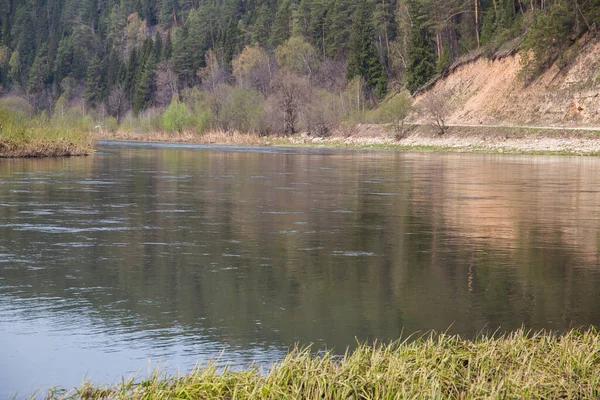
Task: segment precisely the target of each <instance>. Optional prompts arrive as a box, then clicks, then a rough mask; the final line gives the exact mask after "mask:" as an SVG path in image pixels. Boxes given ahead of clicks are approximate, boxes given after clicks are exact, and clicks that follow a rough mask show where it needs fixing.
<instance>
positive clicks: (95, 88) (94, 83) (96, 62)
mask: <svg viewBox="0 0 600 400" xmlns="http://www.w3.org/2000/svg"><path fill="white" fill-rule="evenodd" d="M103 76H104V74H103V68H102V63H101V62H100V59H99V58H98V57H97V56H94V58H92V60H91V61H90V64H89V66H88V71H87V77H86V82H85V93H84V95H83V98H84V99H85V101H86V102H87V103H88V104H89V105H91V106H96V105H98V103H99V102H100V101H101V100H102V98H103V91H104V90H103V86H104V85H103V82H102V81H103V79H102V78H103Z"/></svg>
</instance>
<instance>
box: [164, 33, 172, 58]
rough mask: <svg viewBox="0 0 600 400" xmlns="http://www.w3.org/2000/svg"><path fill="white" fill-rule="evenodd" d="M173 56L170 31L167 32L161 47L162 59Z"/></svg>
mask: <svg viewBox="0 0 600 400" xmlns="http://www.w3.org/2000/svg"><path fill="white" fill-rule="evenodd" d="M172 56H173V39H171V31H169V32H167V39H166V40H165V46H164V47H163V52H162V59H163V60H170V59H171V57H172Z"/></svg>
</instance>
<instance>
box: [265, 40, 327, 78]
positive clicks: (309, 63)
mask: <svg viewBox="0 0 600 400" xmlns="http://www.w3.org/2000/svg"><path fill="white" fill-rule="evenodd" d="M275 55H276V56H277V63H278V64H279V66H280V67H281V68H284V69H287V70H288V71H290V72H293V73H295V74H298V75H309V76H310V75H312V74H313V71H314V70H315V69H316V68H317V66H318V61H319V60H318V56H317V52H316V50H315V48H314V47H313V46H311V45H310V44H309V43H307V42H305V41H304V39H303V38H301V37H299V36H294V37H291V38H290V39H289V40H288V41H286V42H285V43H283V44H282V45H281V46H279V47H278V48H277V50H275Z"/></svg>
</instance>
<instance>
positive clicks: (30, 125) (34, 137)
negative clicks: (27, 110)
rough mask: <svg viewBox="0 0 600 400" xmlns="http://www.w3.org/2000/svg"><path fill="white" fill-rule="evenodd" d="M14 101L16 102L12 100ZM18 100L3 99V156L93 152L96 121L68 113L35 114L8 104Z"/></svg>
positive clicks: (0, 133) (0, 130)
mask: <svg viewBox="0 0 600 400" xmlns="http://www.w3.org/2000/svg"><path fill="white" fill-rule="evenodd" d="M11 103H12V104H11ZM15 104H18V100H14V99H13V100H11V101H9V102H7V101H5V100H3V101H2V102H0V157H32V156H35V157H39V156H54V155H76V154H89V153H90V152H91V143H90V140H89V132H90V130H91V125H92V121H91V120H90V119H89V118H83V117H81V116H80V115H75V116H73V115H72V114H71V113H66V114H65V115H63V116H56V117H52V118H50V117H48V115H47V114H46V113H45V112H42V113H41V114H40V115H37V116H35V117H31V118H30V117H28V116H27V115H25V114H24V113H21V112H19V111H15V110H14V109H11V108H8V107H13V106H14V105H15Z"/></svg>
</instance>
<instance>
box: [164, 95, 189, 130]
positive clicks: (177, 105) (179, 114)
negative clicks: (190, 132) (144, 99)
mask: <svg viewBox="0 0 600 400" xmlns="http://www.w3.org/2000/svg"><path fill="white" fill-rule="evenodd" d="M187 122H188V110H187V107H186V106H185V104H183V103H181V102H180V101H179V100H176V99H174V100H173V101H172V102H171V104H170V105H169V107H168V108H167V109H166V110H165V112H164V113H163V115H162V125H163V128H164V129H165V131H167V132H178V133H181V132H183V129H184V128H185V126H186V125H187Z"/></svg>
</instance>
